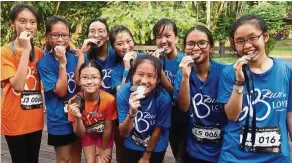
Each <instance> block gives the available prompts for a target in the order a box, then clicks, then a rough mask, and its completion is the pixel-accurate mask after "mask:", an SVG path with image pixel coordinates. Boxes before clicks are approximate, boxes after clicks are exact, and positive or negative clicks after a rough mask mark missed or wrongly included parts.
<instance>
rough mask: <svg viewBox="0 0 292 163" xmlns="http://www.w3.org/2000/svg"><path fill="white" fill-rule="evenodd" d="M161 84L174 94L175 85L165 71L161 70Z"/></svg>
mask: <svg viewBox="0 0 292 163" xmlns="http://www.w3.org/2000/svg"><path fill="white" fill-rule="evenodd" d="M161 84H162V85H163V87H164V88H165V89H166V90H167V91H168V92H169V93H170V94H171V95H172V93H173V85H171V83H170V82H169V81H168V79H167V77H166V75H165V73H164V71H163V70H162V71H161Z"/></svg>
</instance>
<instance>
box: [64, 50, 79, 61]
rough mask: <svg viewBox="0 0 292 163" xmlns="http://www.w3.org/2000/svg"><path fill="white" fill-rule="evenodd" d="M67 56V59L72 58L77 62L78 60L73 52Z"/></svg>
mask: <svg viewBox="0 0 292 163" xmlns="http://www.w3.org/2000/svg"><path fill="white" fill-rule="evenodd" d="M66 54H67V58H70V59H72V60H77V59H78V58H77V56H76V55H75V54H74V53H73V52H71V51H69V52H66Z"/></svg>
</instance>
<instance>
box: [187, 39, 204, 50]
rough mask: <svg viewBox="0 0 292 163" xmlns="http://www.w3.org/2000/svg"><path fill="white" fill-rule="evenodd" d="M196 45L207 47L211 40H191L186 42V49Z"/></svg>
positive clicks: (202, 47) (191, 48) (201, 47)
mask: <svg viewBox="0 0 292 163" xmlns="http://www.w3.org/2000/svg"><path fill="white" fill-rule="evenodd" d="M196 45H197V46H198V47H199V48H200V49H206V48H207V47H208V45H209V41H206V40H201V41H198V42H195V41H189V42H187V43H186V49H187V50H193V49H194V48H195V46H196Z"/></svg>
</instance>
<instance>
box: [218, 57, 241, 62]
mask: <svg viewBox="0 0 292 163" xmlns="http://www.w3.org/2000/svg"><path fill="white" fill-rule="evenodd" d="M213 60H214V61H217V62H221V63H227V64H231V63H234V62H235V61H236V60H238V58H235V57H222V58H213Z"/></svg>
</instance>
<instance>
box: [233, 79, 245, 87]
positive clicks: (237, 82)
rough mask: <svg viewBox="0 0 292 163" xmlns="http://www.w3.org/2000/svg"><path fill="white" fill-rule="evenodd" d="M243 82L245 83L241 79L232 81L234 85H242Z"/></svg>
mask: <svg viewBox="0 0 292 163" xmlns="http://www.w3.org/2000/svg"><path fill="white" fill-rule="evenodd" d="M244 84H245V81H242V80H237V79H235V81H234V85H238V86H243V85H244Z"/></svg>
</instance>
